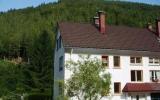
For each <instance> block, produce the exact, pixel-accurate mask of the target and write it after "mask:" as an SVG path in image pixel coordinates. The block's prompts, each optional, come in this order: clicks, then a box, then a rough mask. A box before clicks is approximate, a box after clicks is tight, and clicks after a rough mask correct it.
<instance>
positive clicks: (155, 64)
mask: <svg viewBox="0 0 160 100" xmlns="http://www.w3.org/2000/svg"><path fill="white" fill-rule="evenodd" d="M149 66H160V64H149Z"/></svg>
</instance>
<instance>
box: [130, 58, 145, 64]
mask: <svg viewBox="0 0 160 100" xmlns="http://www.w3.org/2000/svg"><path fill="white" fill-rule="evenodd" d="M130 63H131V64H133V65H140V64H142V57H130Z"/></svg>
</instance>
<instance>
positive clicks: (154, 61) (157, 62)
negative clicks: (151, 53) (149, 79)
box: [149, 58, 160, 65]
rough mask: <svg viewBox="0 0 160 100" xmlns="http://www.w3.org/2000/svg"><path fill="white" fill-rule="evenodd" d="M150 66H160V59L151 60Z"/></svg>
mask: <svg viewBox="0 0 160 100" xmlns="http://www.w3.org/2000/svg"><path fill="white" fill-rule="evenodd" d="M149 64H150V65H160V59H158V58H149Z"/></svg>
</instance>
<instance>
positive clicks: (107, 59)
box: [101, 55, 109, 68]
mask: <svg viewBox="0 0 160 100" xmlns="http://www.w3.org/2000/svg"><path fill="white" fill-rule="evenodd" d="M101 59H102V66H104V67H107V68H108V67H109V56H107V55H102V56H101ZM104 60H106V61H104ZM104 64H107V65H104Z"/></svg>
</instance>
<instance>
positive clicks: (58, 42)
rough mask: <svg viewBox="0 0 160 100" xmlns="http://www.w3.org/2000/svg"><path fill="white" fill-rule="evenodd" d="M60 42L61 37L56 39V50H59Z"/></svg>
mask: <svg viewBox="0 0 160 100" xmlns="http://www.w3.org/2000/svg"><path fill="white" fill-rule="evenodd" d="M61 42H62V40H61V36H60V37H59V38H58V39H57V50H59V49H60V48H61V46H62V43H61Z"/></svg>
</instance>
